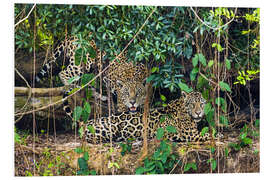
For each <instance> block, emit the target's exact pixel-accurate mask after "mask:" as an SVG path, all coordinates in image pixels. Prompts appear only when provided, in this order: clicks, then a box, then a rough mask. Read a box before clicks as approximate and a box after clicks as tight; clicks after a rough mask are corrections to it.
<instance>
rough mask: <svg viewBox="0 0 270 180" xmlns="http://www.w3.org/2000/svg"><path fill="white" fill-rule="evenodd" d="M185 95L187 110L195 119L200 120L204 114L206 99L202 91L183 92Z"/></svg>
mask: <svg viewBox="0 0 270 180" xmlns="http://www.w3.org/2000/svg"><path fill="white" fill-rule="evenodd" d="M183 95H184V101H185V107H186V110H187V112H188V113H189V115H190V116H191V117H192V119H193V120H194V121H196V122H199V121H200V120H201V119H202V118H203V116H204V106H205V104H206V100H205V99H204V98H203V97H202V94H201V93H200V92H191V93H185V92H183Z"/></svg>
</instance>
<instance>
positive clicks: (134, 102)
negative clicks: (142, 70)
mask: <svg viewBox="0 0 270 180" xmlns="http://www.w3.org/2000/svg"><path fill="white" fill-rule="evenodd" d="M118 84H119V85H120V93H119V94H118V96H119V98H118V99H119V100H120V101H121V102H122V103H123V104H124V105H125V106H126V107H127V109H128V110H129V111H130V112H135V111H138V108H139V107H140V106H142V105H143V103H144V100H145V95H146V88H145V85H144V84H143V82H137V81H128V82H125V83H123V82H122V81H118ZM118 103H119V102H118Z"/></svg>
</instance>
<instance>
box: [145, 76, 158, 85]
mask: <svg viewBox="0 0 270 180" xmlns="http://www.w3.org/2000/svg"><path fill="white" fill-rule="evenodd" d="M155 77H156V75H154V74H152V75H151V76H149V77H148V78H147V79H146V83H149V82H151V81H152V80H153V79H154V78H155Z"/></svg>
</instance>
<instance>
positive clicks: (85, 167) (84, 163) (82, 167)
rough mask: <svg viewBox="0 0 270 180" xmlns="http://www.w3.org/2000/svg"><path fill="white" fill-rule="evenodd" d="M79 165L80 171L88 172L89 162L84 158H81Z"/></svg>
mask: <svg viewBox="0 0 270 180" xmlns="http://www.w3.org/2000/svg"><path fill="white" fill-rule="evenodd" d="M78 164H79V167H80V170H82V171H86V170H88V165H87V161H86V160H85V159H84V158H82V157H80V158H79V159H78Z"/></svg>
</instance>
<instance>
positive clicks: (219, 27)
mask: <svg viewBox="0 0 270 180" xmlns="http://www.w3.org/2000/svg"><path fill="white" fill-rule="evenodd" d="M190 9H191V10H192V11H193V13H194V15H195V16H196V17H197V18H198V20H199V21H200V22H201V23H202V24H203V25H205V26H206V27H208V28H210V29H213V30H215V31H216V30H219V29H221V28H223V27H225V26H227V25H228V24H230V23H231V22H232V21H233V20H234V17H233V18H232V19H231V20H230V21H228V22H227V23H226V24H224V25H222V26H218V27H216V28H214V27H211V26H209V25H208V24H206V23H205V22H204V21H203V20H202V19H201V18H200V17H199V16H198V14H197V13H196V12H195V10H194V9H193V8H192V7H190ZM236 11H237V8H235V11H234V14H236Z"/></svg>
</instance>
